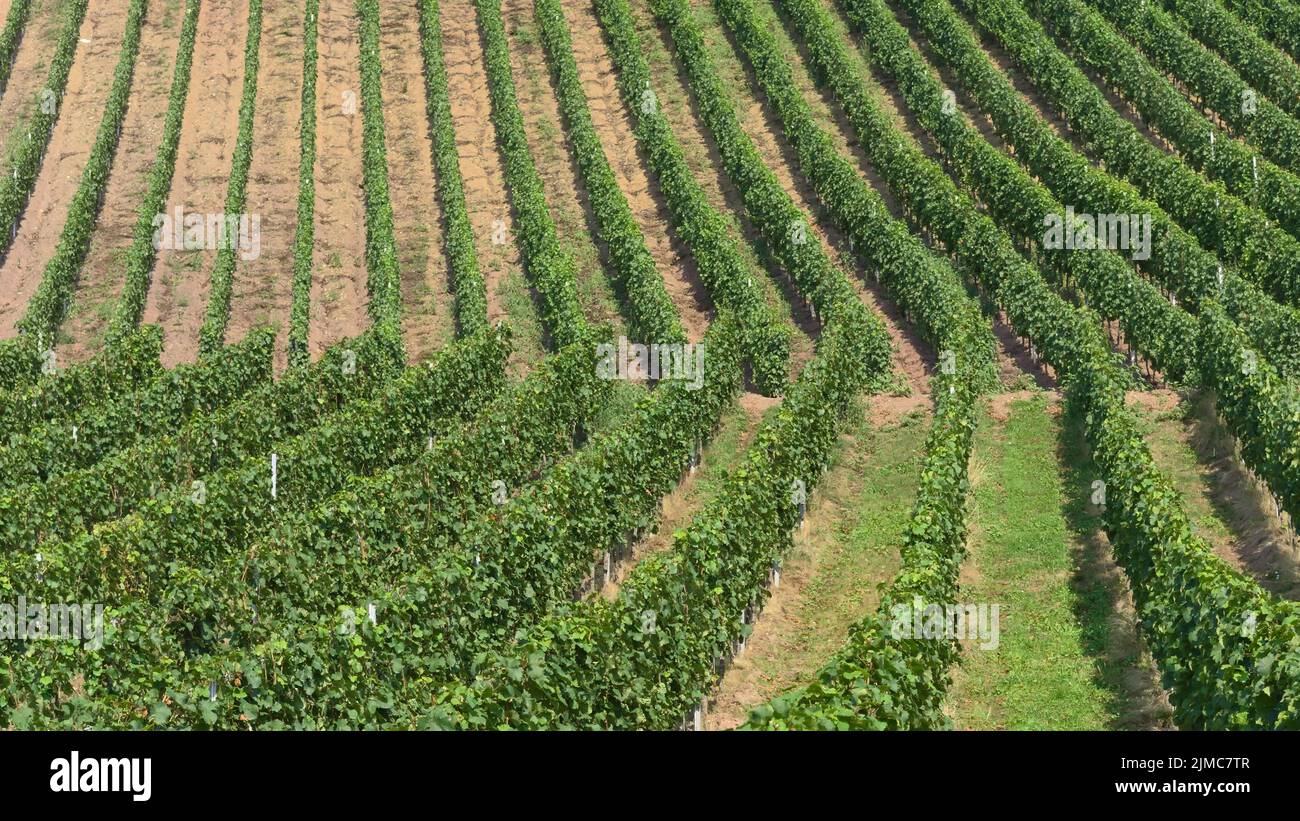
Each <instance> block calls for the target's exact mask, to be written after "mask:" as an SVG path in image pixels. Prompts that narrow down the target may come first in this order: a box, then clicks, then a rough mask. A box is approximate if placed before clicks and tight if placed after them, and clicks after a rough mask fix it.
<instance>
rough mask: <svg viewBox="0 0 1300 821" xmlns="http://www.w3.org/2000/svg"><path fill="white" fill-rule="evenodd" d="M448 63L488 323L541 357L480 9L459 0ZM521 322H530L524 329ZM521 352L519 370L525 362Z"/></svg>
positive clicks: (447, 33) (451, 5) (445, 10)
mask: <svg viewBox="0 0 1300 821" xmlns="http://www.w3.org/2000/svg"><path fill="white" fill-rule="evenodd" d="M441 10H442V44H443V60H444V62H445V64H446V66H447V87H448V96H449V98H450V101H451V120H452V126H453V128H454V129H455V131H456V153H457V156H458V157H459V158H460V172H461V176H462V177H463V178H464V181H465V204H466V208H467V209H468V211H469V219H470V225H471V226H472V227H473V230H474V248H475V252H476V253H477V255H478V263H479V270H480V271H481V273H482V275H483V281H484V285H485V287H486V289H487V310H488V322H490V323H492V324H494V325H495V324H496V323H497V322H500V321H502V320H506V319H509V320H510V321H511V324H512V326H513V327H514V331H515V339H516V346H517V347H520V348H530V347H531V348H532V349H534V351H535V352H536V353H540V350H541V327H540V325H539V324H538V323H537V322H536V317H535V315H533V316H530V315H529V313H528V311H529V310H530V309H531V302H530V297H529V290H528V288H527V286H526V280H525V279H524V275H523V263H522V260H521V259H520V256H519V249H518V247H517V246H516V245H515V242H514V214H513V212H512V211H511V208H510V200H509V197H508V192H507V190H506V183H505V166H504V161H503V159H502V157H501V152H500V149H499V148H497V142H496V131H495V129H494V128H493V127H492V102H491V98H490V96H489V94H488V84H487V68H486V66H485V64H484V62H483V45H482V38H481V37H480V35H479V30H478V20H477V18H476V15H475V13H474V4H473V3H472V2H469V0H455V2H445V3H443V4H442V8H441ZM521 319H523V320H526V321H525V323H524V324H523V325H522V326H521ZM520 360H521V356H520V355H519V354H518V353H516V355H515V356H513V357H512V362H511V364H512V366H513V368H514V370H515V372H516V373H519V372H521V370H522V369H523V368H524V367H525V363H524V362H522V361H520Z"/></svg>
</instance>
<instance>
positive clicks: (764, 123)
mask: <svg viewBox="0 0 1300 821" xmlns="http://www.w3.org/2000/svg"><path fill="white" fill-rule="evenodd" d="M694 5H695V7H696V19H697V20H699V22H700V24H701V26H702V28H703V30H704V32H705V36H706V38H707V39H709V41H710V42H717V43H723V42H726V43H728V44H730V49H728V50H724V49H718V50H717V51H718V53H719V59H718V60H717V67H718V70H719V73H720V76H721V77H722V78H723V80H724V82H725V83H726V84H727V85H728V87H730V88H732V89H736V93H735V95H734V99H735V102H736V103H737V113H738V114H739V118H740V122H741V127H742V128H743V129H744V130H745V133H746V134H748V135H749V137H750V139H751V140H753V142H754V145H755V146H756V147H757V149H758V153H759V155H760V156H761V157H762V158H763V162H764V164H765V165H766V166H767V167H768V168H769V169H770V170H771V171H772V173H773V174H775V176H776V178H777V180H778V181H779V182H780V183H781V187H782V189H784V190H785V192H786V194H787V195H789V196H790V198H791V199H793V200H794V202H795V204H796V205H798V206H799V209H800V210H801V211H803V212H804V214H805V216H806V217H807V218H808V221H809V224H810V225H811V226H812V229H813V234H814V236H813V237H812V239H815V240H816V241H818V242H821V244H822V246H823V248H825V249H826V251H827V254H828V256H829V257H830V258H831V259H832V260H839V261H841V262H842V263H844V264H841V265H840V266H839V267H840V270H841V272H842V273H843V274H844V275H845V277H846V278H847V279H848V280H849V282H851V283H853V285H854V287H855V288H856V289H857V290H858V292H859V295H860V296H861V297H862V299H863V301H864V302H865V303H866V304H867V305H868V306H869V307H870V308H871V309H872V311H873V312H874V313H875V314H876V315H877V316H880V317H881V319H882V320H883V321H884V323H885V326H886V328H887V329H888V331H889V334H890V339H891V342H892V345H893V348H894V367H895V369H896V372H897V373H898V374H899V375H900V376H901V377H902V378H903V379H904V380H905V384H906V386H907V389H908V391H907V392H908V394H909V395H912V394H918V393H919V394H920V395H922V396H925V395H928V394H929V382H930V377H929V371H930V368H932V367H933V365H934V362H935V355H934V352H933V351H932V350H930V347H929V345H928V344H926V343H925V342H924V341H923V340H922V339H921V338H920V337H919V336H917V335H916V333H915V332H914V331H913V330H912V329H911V328H909V327H907V323H905V322H904V321H903V318H902V314H901V312H900V311H899V310H898V308H897V307H896V306H894V305H893V303H892V302H890V301H889V300H888V298H887V297H886V296H885V295H884V290H883V289H882V288H881V287H880V286H878V285H876V284H875V281H874V279H873V278H871V276H870V274H869V271H868V270H867V269H866V267H865V266H860V265H854V264H853V262H852V254H851V252H850V250H849V247H848V241H847V239H846V238H845V236H844V234H843V233H841V232H840V230H839V229H838V228H837V227H836V226H835V225H834V223H833V221H832V220H831V219H830V218H829V216H827V217H826V218H822V212H823V209H822V206H821V203H820V201H819V200H818V198H817V193H816V191H815V190H814V189H813V188H812V186H811V185H810V184H809V183H808V181H807V178H806V177H804V175H803V173H802V172H801V170H800V169H799V165H798V156H797V154H796V153H795V150H794V148H793V147H792V146H791V145H790V143H789V142H788V141H787V140H786V138H785V134H784V129H783V128H782V125H781V122H780V119H779V118H778V117H777V116H776V114H775V113H774V112H773V111H772V109H771V107H770V106H769V105H768V104H767V101H766V97H765V96H764V95H763V93H762V90H761V88H760V86H759V85H758V82H757V80H756V78H755V77H754V76H753V72H752V71H751V70H750V68H749V65H748V64H747V63H745V62H744V61H743V58H741V57H740V55H739V52H738V51H737V50H736V44H735V42H734V39H733V38H732V37H731V32H730V31H729V30H727V29H726V27H725V26H724V25H723V24H722V22H721V21H720V20H718V19H717V17H716V15H715V14H714V12H713V9H712V6H711V5H710V4H709V2H708V0H694ZM787 57H788V59H789V64H790V66H791V69H792V70H793V73H794V75H795V76H796V77H798V78H799V79H800V80H801V81H802V82H801V86H802V90H803V91H804V92H805V99H806V100H808V101H809V103H810V105H812V106H813V107H814V112H815V113H816V114H817V115H818V116H819V119H820V120H821V123H822V125H823V127H825V128H827V129H828V130H830V131H831V132H832V133H835V130H836V129H835V126H834V123H833V122H832V120H831V116H830V113H829V111H828V110H827V109H826V108H825V105H824V101H823V100H822V99H821V98H820V97H819V96H818V97H815V98H814V97H811V96H810V94H809V92H811V91H812V87H813V82H812V79H811V77H810V76H809V75H808V73H807V71H806V69H805V68H804V67H803V65H802V63H801V62H800V59H799V56H798V55H797V54H796V53H794V51H793V49H790V50H789V51H788V52H787ZM793 293H794V291H793V287H792V286H791V287H790V289H789V291H788V294H790V295H793ZM798 304H799V309H798V310H799V311H802V310H803V308H802V304H801V302H799V303H798ZM907 398H908V397H882V400H888V399H902V400H906V399H907ZM877 404H878V405H880V410H881V411H882V412H886V413H889V412H892V410H894V409H896V408H893V409H891V407H890V406H891V405H894V406H900V407H903V408H907V407H910V404H909V403H908V402H906V401H903V402H901V403H900V402H892V403H891V402H889V401H883V402H881V403H877Z"/></svg>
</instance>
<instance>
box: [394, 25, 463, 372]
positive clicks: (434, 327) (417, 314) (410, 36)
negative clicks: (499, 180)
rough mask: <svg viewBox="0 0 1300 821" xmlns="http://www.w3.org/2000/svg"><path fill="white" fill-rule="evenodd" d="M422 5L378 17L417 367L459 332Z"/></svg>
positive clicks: (409, 336)
mask: <svg viewBox="0 0 1300 821" xmlns="http://www.w3.org/2000/svg"><path fill="white" fill-rule="evenodd" d="M417 5H418V4H416V3H383V4H381V6H380V10H379V15H380V28H379V53H380V59H381V60H382V62H383V66H384V74H383V96H384V136H385V142H386V143H387V149H388V181H389V192H388V193H389V196H390V197H391V199H392V202H393V222H394V226H393V229H394V232H395V233H396V236H397V258H398V263H399V265H400V266H401V272H402V277H401V285H402V338H403V339H405V340H406V355H407V357H409V358H410V359H411V361H412V362H419V361H420V360H422V359H424V358H425V357H427V356H428V355H430V354H432V353H434V352H435V351H438V350H439V349H441V348H444V347H446V346H447V345H448V344H449V343H450V342H451V340H452V337H453V336H454V334H455V324H456V323H455V313H454V311H453V305H452V292H451V282H450V279H449V276H450V274H449V270H448V267H447V256H446V253H445V246H444V244H443V243H444V238H443V230H442V210H441V208H440V207H439V203H438V186H437V177H436V175H435V171H434V168H433V135H432V133H431V131H430V128H429V118H428V107H427V106H426V99H427V98H426V95H425V83H424V58H423V55H422V53H421V51H420V13H419V9H418V8H417Z"/></svg>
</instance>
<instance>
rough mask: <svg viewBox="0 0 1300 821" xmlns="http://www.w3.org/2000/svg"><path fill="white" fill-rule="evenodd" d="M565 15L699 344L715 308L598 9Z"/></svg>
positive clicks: (651, 244)
mask: <svg viewBox="0 0 1300 821" xmlns="http://www.w3.org/2000/svg"><path fill="white" fill-rule="evenodd" d="M564 13H565V16H566V17H567V19H568V24H569V32H570V35H571V40H572V44H573V56H574V60H575V62H577V64H578V76H579V78H580V79H581V80H582V87H583V91H584V92H585V94H586V96H587V107H588V109H589V110H590V111H591V120H592V123H593V124H594V125H595V127H596V133H597V134H598V136H599V137H600V141H601V146H602V147H603V148H604V149H605V157H606V159H608V160H609V165H610V168H611V169H613V172H614V178H615V179H616V180H617V181H618V186H619V188H620V189H621V190H622V191H623V195H624V196H625V197H627V201H628V205H629V206H630V207H631V209H632V214H633V216H635V217H636V221H637V225H638V226H639V227H640V228H641V233H642V234H644V236H645V240H646V248H647V249H648V250H649V251H650V256H651V257H653V258H654V261H655V267H656V268H658V269H659V273H660V274H661V275H662V276H663V278H664V286H665V288H666V289H667V291H668V295H669V296H671V297H672V300H673V304H674V305H676V306H677V312H678V314H680V315H681V319H682V327H683V329H685V331H686V335H687V337H688V338H689V339H690V340H691V341H692V342H697V341H699V340H700V339H701V338H702V337H703V336H704V332H705V330H706V329H707V328H708V325H709V312H710V310H711V306H712V300H711V299H710V298H709V292H708V290H707V289H706V288H705V287H704V284H703V283H702V282H701V281H700V278H699V273H698V270H697V268H696V265H695V260H694V258H693V257H692V256H691V255H690V252H689V251H688V250H687V249H686V248H685V246H684V245H683V244H682V243H681V242H680V241H679V240H677V238H676V236H675V233H674V232H673V230H672V228H671V216H670V214H669V211H668V206H667V204H666V203H665V202H664V199H663V195H662V194H661V193H660V192H659V189H658V186H657V185H654V184H652V183H651V181H650V178H649V176H648V174H647V172H646V168H645V166H644V165H643V162H642V159H641V155H640V154H639V152H638V149H637V141H636V135H635V134H634V132H633V123H632V118H631V116H630V115H629V113H628V110H627V108H626V106H625V105H624V103H623V99H622V96H621V95H620V93H619V90H618V85H617V80H618V75H617V74H616V73H615V71H614V65H613V63H612V62H611V60H610V58H609V54H608V52H607V51H606V47H605V41H604V39H603V35H602V34H601V30H600V23H599V22H598V21H597V20H596V16H595V13H594V12H593V10H592V8H591V7H590V6H589V5H588V4H586V3H577V4H567V3H566V4H564Z"/></svg>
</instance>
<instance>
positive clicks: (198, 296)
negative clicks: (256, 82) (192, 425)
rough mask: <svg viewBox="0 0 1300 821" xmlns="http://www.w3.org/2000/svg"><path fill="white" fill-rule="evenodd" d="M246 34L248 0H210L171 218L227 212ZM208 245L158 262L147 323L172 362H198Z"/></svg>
mask: <svg viewBox="0 0 1300 821" xmlns="http://www.w3.org/2000/svg"><path fill="white" fill-rule="evenodd" d="M247 35H248V2H247V0H204V2H203V5H202V6H201V8H200V9H199V24H198V34H197V39H196V41H195V45H194V76H193V78H192V81H191V83H190V92H189V96H188V97H187V98H186V100H185V115H184V120H183V122H184V125H183V126H182V129H181V139H180V146H179V148H178V150H177V153H176V173H175V175H174V176H173V177H172V187H171V192H170V194H169V195H168V197H167V206H166V207H167V210H166V213H167V214H169V215H170V217H171V219H172V220H173V221H174V220H175V217H176V210H177V209H178V208H179V209H182V213H183V214H184V215H187V216H188V215H191V214H203V215H208V214H220V213H222V212H224V211H225V206H226V188H227V184H228V182H229V180H230V164H231V160H232V158H233V154H234V150H235V138H236V135H237V133H238V130H239V97H240V91H241V86H242V84H243V78H244V41H245V39H246V37H247ZM205 220H206V217H205ZM183 233H184V232H182V237H183ZM205 233H206V232H205ZM208 245H211V246H213V249H212V250H208V249H207V248H206V247H205V248H202V249H196V250H189V251H187V250H184V248H183V247H182V248H180V249H176V248H172V249H168V248H167V247H165V245H164V247H163V248H161V249H160V250H159V251H158V258H157V260H155V261H154V266H153V279H152V282H151V284H150V287H149V296H148V298H147V299H146V301H145V309H144V321H145V322H146V323H157V324H159V325H161V326H162V330H163V354H162V360H163V364H164V365H166V366H167V367H171V366H173V365H176V364H178V363H181V362H193V361H194V360H195V359H196V358H197V356H198V351H199V329H200V328H201V327H202V326H203V316H204V311H206V309H207V302H208V291H209V290H210V285H211V282H210V277H211V273H212V266H213V263H214V262H215V260H216V257H217V252H216V250H215V243H208Z"/></svg>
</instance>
